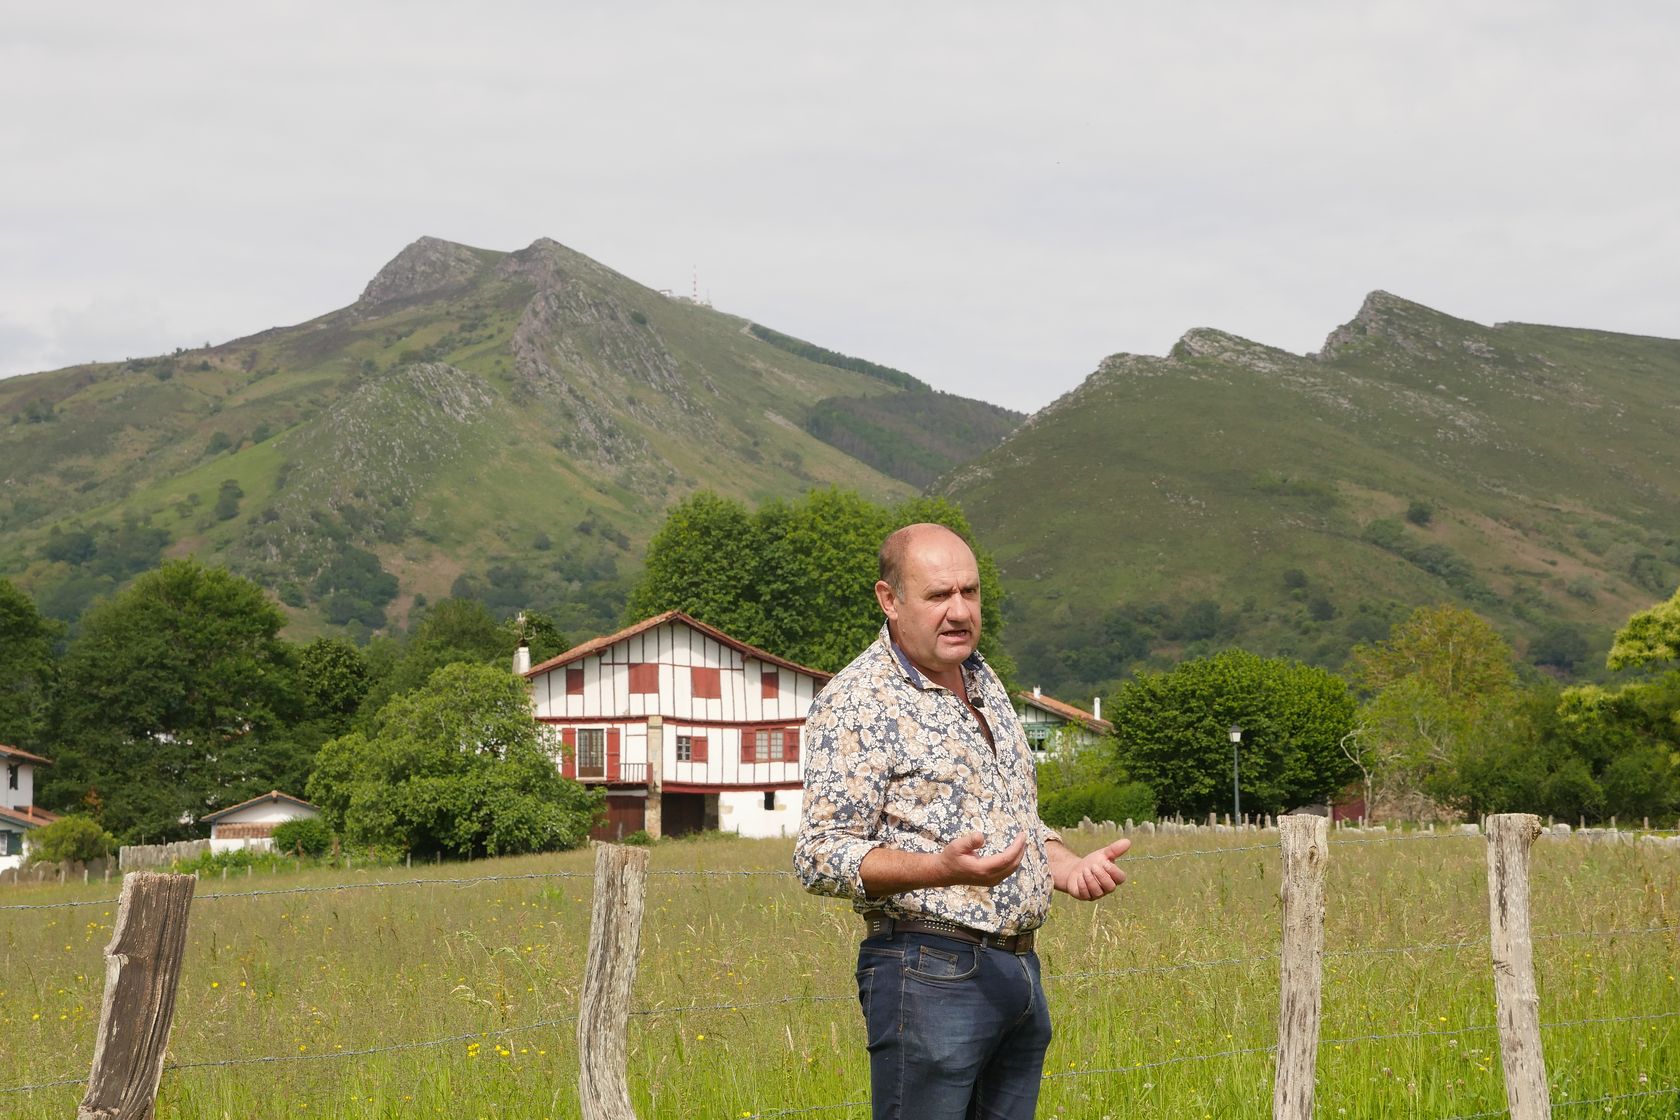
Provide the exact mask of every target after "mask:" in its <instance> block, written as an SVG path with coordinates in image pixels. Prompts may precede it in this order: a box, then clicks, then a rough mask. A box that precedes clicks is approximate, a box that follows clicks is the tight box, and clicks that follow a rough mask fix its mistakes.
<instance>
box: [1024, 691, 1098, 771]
mask: <svg viewBox="0 0 1680 1120" xmlns="http://www.w3.org/2000/svg"><path fill="white" fill-rule="evenodd" d="M1011 699H1013V700H1014V702H1015V715H1016V716H1017V717H1018V718H1019V719H1020V721H1021V726H1022V727H1023V728H1024V729H1025V730H1026V732H1027V742H1028V744H1030V745H1031V746H1032V749H1033V757H1034V758H1036V759H1039V760H1041V761H1042V759H1043V758H1044V755H1045V752H1046V751H1048V750H1049V749H1050V741H1051V739H1052V738H1054V737H1055V735H1056V733H1057V732H1063V733H1064V735H1071V736H1072V739H1071V741H1072V743H1074V744H1077V745H1078V746H1088V745H1089V744H1091V743H1094V742H1096V741H1097V740H1099V739H1101V738H1102V737H1103V736H1104V735H1109V734H1112V733H1113V731H1114V725H1113V724H1112V723H1110V722H1109V721H1108V720H1106V719H1104V718H1102V697H1100V696H1099V697H1097V698H1095V699H1094V700H1092V701H1091V710H1090V711H1088V712H1087V711H1086V710H1085V709H1084V708H1079V707H1075V706H1074V705H1072V704H1069V703H1067V702H1065V701H1062V700H1058V699H1056V698H1055V697H1054V696H1046V695H1044V693H1043V692H1042V691H1041V690H1040V689H1038V688H1037V687H1036V686H1035V687H1034V688H1033V690H1032V691H1031V692H1017V693H1015V694H1014V695H1013V697H1011ZM1064 741H1066V740H1064Z"/></svg>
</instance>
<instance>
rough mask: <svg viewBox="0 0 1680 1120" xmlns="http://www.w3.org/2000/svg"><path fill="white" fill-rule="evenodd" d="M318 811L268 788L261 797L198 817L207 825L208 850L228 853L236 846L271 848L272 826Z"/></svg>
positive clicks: (272, 846) (294, 798)
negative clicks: (208, 826) (208, 829)
mask: <svg viewBox="0 0 1680 1120" xmlns="http://www.w3.org/2000/svg"><path fill="white" fill-rule="evenodd" d="M320 815H321V810H319V809H317V808H316V807H315V806H313V805H311V804H310V803H309V802H307V801H305V800H303V798H301V797H293V796H292V795H291V794H289V793H281V792H280V791H279V790H277V789H276V790H270V791H269V792H268V793H265V794H263V795H262V796H261V797H253V798H251V799H250V800H249V801H241V802H240V803H239V804H237V805H229V806H228V807H227V808H226V809H217V810H216V811H215V812H214V813H206V814H205V815H204V816H203V817H202V818H201V819H202V820H203V821H204V822H206V823H207V824H209V825H210V850H211V851H212V852H230V851H234V850H236V849H239V848H247V849H250V850H252V851H259V852H268V851H273V850H274V828H275V826H276V825H281V824H285V823H286V822H287V821H296V820H304V819H307V818H310V817H318V816H320Z"/></svg>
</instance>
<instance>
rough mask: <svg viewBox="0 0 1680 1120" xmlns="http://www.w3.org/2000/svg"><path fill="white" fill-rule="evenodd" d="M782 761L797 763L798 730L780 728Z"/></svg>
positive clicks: (794, 728) (795, 728)
mask: <svg viewBox="0 0 1680 1120" xmlns="http://www.w3.org/2000/svg"><path fill="white" fill-rule="evenodd" d="M782 761H783V762H798V761H799V728H797V727H784V728H782Z"/></svg>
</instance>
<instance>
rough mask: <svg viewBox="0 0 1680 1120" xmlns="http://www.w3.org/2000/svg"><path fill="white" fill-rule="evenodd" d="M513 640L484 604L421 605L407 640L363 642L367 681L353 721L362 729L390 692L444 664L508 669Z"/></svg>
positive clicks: (410, 687) (421, 680)
mask: <svg viewBox="0 0 1680 1120" xmlns="http://www.w3.org/2000/svg"><path fill="white" fill-rule="evenodd" d="M516 641H517V639H516V638H515V637H514V635H513V631H512V628H511V627H508V626H504V625H502V624H501V623H499V622H497V621H496V619H495V618H494V616H492V615H491V614H490V611H489V609H488V608H486V607H485V605H484V604H483V603H480V602H478V601H477V600H475V599H440V600H438V601H437V602H436V603H433V604H432V605H431V606H429V607H428V608H426V612H425V613H424V614H422V615H421V616H420V619H419V621H418V622H416V623H415V625H414V629H413V630H412V631H411V632H410V633H409V634H408V636H407V638H406V639H403V640H401V641H396V640H391V639H385V640H382V641H378V642H374V643H372V644H371V645H370V646H369V647H368V654H367V662H368V671H369V677H370V682H369V685H368V689H367V694H366V696H365V697H364V698H363V700H362V707H361V712H360V715H359V717H358V726H360V727H361V728H362V729H363V730H366V729H367V728H368V726H369V725H370V722H371V720H372V719H373V718H374V717H375V715H377V713H378V712H379V710H380V709H381V708H383V707H384V706H385V705H386V704H387V703H388V702H389V701H390V700H391V698H392V697H395V696H400V695H402V694H403V693H405V692H412V691H414V690H415V689H417V688H419V687H420V686H421V685H423V684H425V683H426V681H427V680H429V679H430V678H431V675H432V674H433V673H435V672H437V671H438V670H439V669H441V668H443V667H444V666H445V665H452V664H454V663H456V662H466V663H469V664H473V665H497V666H499V667H501V668H504V669H505V668H510V667H511V666H512V664H513V648H514V644H515V642H516Z"/></svg>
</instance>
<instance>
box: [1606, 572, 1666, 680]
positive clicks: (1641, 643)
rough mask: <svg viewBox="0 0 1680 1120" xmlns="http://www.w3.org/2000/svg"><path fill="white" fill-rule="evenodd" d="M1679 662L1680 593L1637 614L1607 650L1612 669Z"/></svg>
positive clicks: (1620, 631)
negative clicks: (1608, 650)
mask: <svg viewBox="0 0 1680 1120" xmlns="http://www.w3.org/2000/svg"><path fill="white" fill-rule="evenodd" d="M1676 660H1680V591H1676V592H1675V593H1674V595H1673V596H1672V597H1671V598H1670V599H1669V600H1668V601H1667V602H1666V603H1658V604H1657V605H1656V606H1654V607H1652V608H1651V609H1650V610H1644V611H1640V612H1639V613H1638V614H1636V615H1634V616H1633V617H1632V618H1630V619H1628V620H1627V623H1626V624H1625V625H1624V626H1623V627H1622V628H1621V629H1620V630H1618V631H1616V640H1615V642H1614V643H1612V644H1611V646H1610V657H1609V660H1608V664H1609V666H1610V668H1612V669H1631V668H1635V667H1638V666H1642V665H1655V664H1658V663H1660V662H1664V661H1676Z"/></svg>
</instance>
